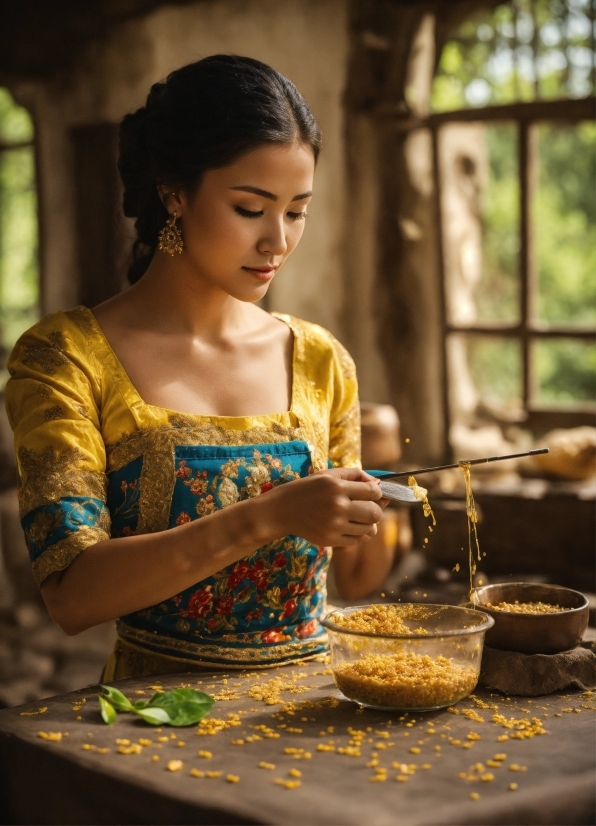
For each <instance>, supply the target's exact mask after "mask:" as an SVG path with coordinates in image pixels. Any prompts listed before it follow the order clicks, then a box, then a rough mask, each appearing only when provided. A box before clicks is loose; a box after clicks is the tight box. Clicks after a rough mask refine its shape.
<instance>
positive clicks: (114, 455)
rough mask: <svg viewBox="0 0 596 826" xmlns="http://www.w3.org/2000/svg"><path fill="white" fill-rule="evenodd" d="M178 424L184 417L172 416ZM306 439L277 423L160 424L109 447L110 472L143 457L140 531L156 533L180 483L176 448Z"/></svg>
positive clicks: (165, 521) (162, 527)
mask: <svg viewBox="0 0 596 826" xmlns="http://www.w3.org/2000/svg"><path fill="white" fill-rule="evenodd" d="M170 421H175V422H176V423H177V424H178V423H182V422H185V420H184V418H183V417H180V416H176V417H172V418H171V419H170ZM298 439H301V440H302V439H304V436H303V435H302V431H301V429H300V428H295V427H285V426H283V425H280V424H278V423H277V422H273V423H272V425H271V427H270V428H250V429H248V430H229V429H227V428H223V427H217V426H215V425H213V424H209V425H204V426H196V425H194V426H184V425H183V426H178V427H157V428H154V429H151V430H139V431H137V432H136V433H133V434H132V435H131V436H129V437H128V438H127V439H126V440H125V441H123V442H122V443H121V444H119V445H117V446H115V447H112V448H108V449H107V463H108V467H107V469H108V473H111V472H113V471H115V470H120V468H122V467H125V466H126V465H128V464H130V462H132V461H134V460H135V459H138V458H139V457H143V469H142V471H141V483H140V497H139V521H138V525H137V533H139V534H141V533H155V532H156V531H164V530H166V529H167V527H168V522H169V517H170V507H171V503H172V497H173V495H174V486H175V483H176V473H175V448H176V447H191V446H193V445H197V446H198V445H222V446H231V445H239V446H241V445H251V444H268V443H280V442H288V441H294V440H298Z"/></svg>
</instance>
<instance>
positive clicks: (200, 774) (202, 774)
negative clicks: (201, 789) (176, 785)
mask: <svg viewBox="0 0 596 826" xmlns="http://www.w3.org/2000/svg"><path fill="white" fill-rule="evenodd" d="M189 774H190V776H191V777H205V772H204V771H201V769H191V770H190V771H189Z"/></svg>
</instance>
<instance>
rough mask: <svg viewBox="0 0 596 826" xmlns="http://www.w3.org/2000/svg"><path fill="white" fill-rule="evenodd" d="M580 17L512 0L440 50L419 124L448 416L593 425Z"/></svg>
mask: <svg viewBox="0 0 596 826" xmlns="http://www.w3.org/2000/svg"><path fill="white" fill-rule="evenodd" d="M595 9H596V3H595V2H594V0H566V2H562V0H516V2H510V3H504V4H502V5H499V6H497V7H496V8H494V9H493V10H490V11H486V10H481V11H479V12H478V13H477V14H476V15H473V16H471V17H469V18H468V19H466V20H465V22H463V23H462V24H460V25H459V27H458V28H457V30H456V31H455V32H451V33H450V34H449V35H448V39H447V41H446V42H445V43H444V45H443V47H442V50H441V54H440V60H439V64H438V68H437V71H436V74H435V79H434V83H433V89H432V95H431V107H432V109H433V113H432V114H430V115H429V117H428V118H427V121H428V125H429V126H431V129H432V133H433V138H434V153H435V162H436V168H437V170H438V171H437V174H436V175H435V183H436V187H437V190H438V193H437V195H438V198H439V205H440V206H439V209H438V219H439V224H440V230H441V238H442V244H441V259H442V270H443V273H442V275H443V284H444V292H445V294H444V320H445V340H446V362H447V368H448V369H447V375H448V388H447V390H448V395H449V409H450V415H451V419H452V420H459V421H464V422H467V423H469V424H473V422H474V421H475V420H477V419H478V415H479V414H480V415H482V414H486V415H487V416H489V417H492V418H494V419H496V420H497V421H500V422H503V423H505V422H518V421H519V422H521V421H523V422H527V424H529V425H530V426H531V427H535V428H536V429H538V430H544V429H548V428H549V427H552V426H560V425H573V424H580V423H588V422H589V423H591V422H592V421H593V413H594V411H596V398H595V397H596V342H595V334H596V278H595V277H594V273H596V197H595V183H594V182H595V181H596V123H595V122H594V98H593V97H590V96H591V95H593V94H594V88H595V80H594V77H595V66H594V60H595V51H594V24H595V17H596V15H595Z"/></svg>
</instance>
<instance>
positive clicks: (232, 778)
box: [226, 774, 240, 783]
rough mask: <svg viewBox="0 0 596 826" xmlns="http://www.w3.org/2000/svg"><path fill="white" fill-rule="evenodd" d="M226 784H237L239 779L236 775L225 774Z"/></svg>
mask: <svg viewBox="0 0 596 826" xmlns="http://www.w3.org/2000/svg"><path fill="white" fill-rule="evenodd" d="M226 782H227V783H239V782H240V778H239V777H238V775H237V774H226Z"/></svg>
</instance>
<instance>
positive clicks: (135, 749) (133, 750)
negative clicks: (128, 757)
mask: <svg viewBox="0 0 596 826" xmlns="http://www.w3.org/2000/svg"><path fill="white" fill-rule="evenodd" d="M142 751H143V747H142V746H139V744H138V743H131V744H130V746H118V754H140V753H141V752H142Z"/></svg>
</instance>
